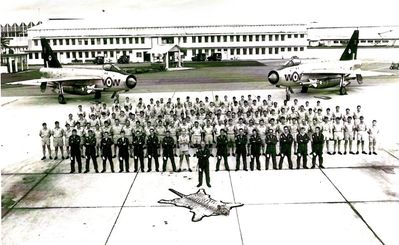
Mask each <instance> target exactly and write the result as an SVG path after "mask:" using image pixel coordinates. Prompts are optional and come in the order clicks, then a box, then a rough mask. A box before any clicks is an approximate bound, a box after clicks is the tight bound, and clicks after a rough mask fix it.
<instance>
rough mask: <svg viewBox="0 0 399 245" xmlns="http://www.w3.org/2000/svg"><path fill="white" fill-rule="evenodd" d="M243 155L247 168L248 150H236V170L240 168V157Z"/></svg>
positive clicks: (245, 168)
mask: <svg viewBox="0 0 399 245" xmlns="http://www.w3.org/2000/svg"><path fill="white" fill-rule="evenodd" d="M241 157H242V163H243V165H244V170H247V152H246V151H237V152H236V170H239V169H240V164H241V163H240V158H241Z"/></svg>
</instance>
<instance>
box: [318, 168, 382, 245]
mask: <svg viewBox="0 0 399 245" xmlns="http://www.w3.org/2000/svg"><path fill="white" fill-rule="evenodd" d="M320 171H321V172H322V173H323V175H324V176H325V177H326V178H327V180H328V181H329V182H330V183H331V184H332V185H333V186H334V188H335V189H336V190H337V191H338V193H339V194H340V195H341V196H342V198H343V199H344V200H345V202H346V203H347V204H348V205H349V207H350V208H351V209H352V211H353V212H354V213H355V214H356V215H357V216H358V217H359V218H360V219H361V220H362V221H363V223H364V224H365V225H366V226H367V228H368V229H369V230H370V231H371V232H372V233H373V235H374V236H375V237H376V238H377V239H378V241H380V243H381V244H383V245H385V243H384V242H383V241H382V239H381V238H380V237H379V236H378V235H377V233H376V232H375V231H374V230H373V228H372V227H371V226H370V225H369V224H368V223H367V221H366V220H365V219H364V218H363V216H362V215H361V214H360V213H359V211H357V209H356V208H355V206H353V204H352V203H351V202H349V201H348V199H347V198H346V197H345V195H344V194H343V193H342V192H341V190H340V189H339V188H338V187H337V186H336V185H335V184H334V182H333V181H332V180H331V179H330V178H329V177H328V176H327V174H326V173H325V172H324V171H323V169H321V168H320Z"/></svg>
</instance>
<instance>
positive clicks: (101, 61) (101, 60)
mask: <svg viewBox="0 0 399 245" xmlns="http://www.w3.org/2000/svg"><path fill="white" fill-rule="evenodd" d="M93 63H94V64H99V65H102V64H104V56H97V57H96V58H94V60H93Z"/></svg>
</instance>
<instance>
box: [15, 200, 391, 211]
mask: <svg viewBox="0 0 399 245" xmlns="http://www.w3.org/2000/svg"><path fill="white" fill-rule="evenodd" d="M350 203H399V200H370V201H350ZM318 204H326V205H327V204H346V202H345V201H331V202H328V201H327V202H280V203H279V202H275V203H246V204H245V205H246V206H269V205H318ZM91 208H98V209H102V208H104V209H106V208H121V206H52V207H15V208H14V210H40V209H91ZM123 208H170V206H169V205H125V206H123Z"/></svg>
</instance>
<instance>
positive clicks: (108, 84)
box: [105, 77, 112, 87]
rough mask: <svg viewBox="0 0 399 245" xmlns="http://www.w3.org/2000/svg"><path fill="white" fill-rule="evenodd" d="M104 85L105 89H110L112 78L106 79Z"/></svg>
mask: <svg viewBox="0 0 399 245" xmlns="http://www.w3.org/2000/svg"><path fill="white" fill-rule="evenodd" d="M105 85H106V86H107V87H112V78H110V77H107V78H106V79H105Z"/></svg>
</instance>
